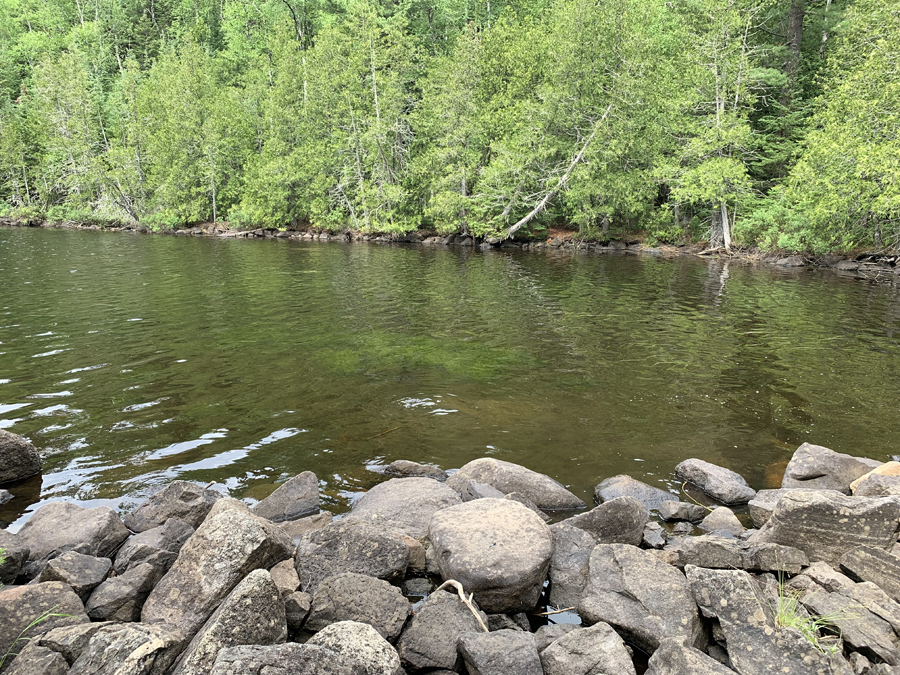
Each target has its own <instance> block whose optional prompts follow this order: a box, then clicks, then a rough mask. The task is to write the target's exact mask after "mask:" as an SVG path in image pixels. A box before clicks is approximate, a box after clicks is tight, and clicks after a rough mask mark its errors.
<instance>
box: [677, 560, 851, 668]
mask: <svg viewBox="0 0 900 675" xmlns="http://www.w3.org/2000/svg"><path fill="white" fill-rule="evenodd" d="M685 572H686V575H687V578H688V581H689V582H690V585H691V592H692V593H693V595H694V598H695V600H696V601H697V604H698V605H699V606H700V610H701V611H702V612H703V614H704V616H707V617H710V618H713V617H714V618H716V619H718V621H719V626H720V628H721V630H722V632H723V634H724V638H725V639H726V640H727V643H728V656H729V658H730V660H731V663H732V665H733V668H734V669H735V670H736V671H737V672H739V673H741V675H757V674H759V675H763V674H769V673H771V674H774V673H790V674H791V675H832V674H833V675H838V674H840V675H849V672H848V668H847V664H846V662H845V661H843V660H842V659H841V658H840V656H837V657H833V658H832V657H829V656H826V655H825V654H823V653H821V652H819V651H818V650H817V649H816V648H815V647H814V646H813V645H812V644H811V643H809V642H808V641H806V639H805V638H803V637H802V636H801V635H800V634H799V633H798V632H796V631H794V630H792V629H787V628H783V629H781V630H778V629H776V626H775V618H774V614H773V612H772V608H771V606H770V605H769V603H768V602H767V601H766V599H765V597H764V596H763V593H762V591H761V590H760V588H759V586H758V584H757V583H756V581H754V580H753V578H752V577H751V576H750V575H749V574H748V573H747V572H744V571H743V570H708V569H703V568H700V567H694V566H693V565H689V566H688V567H687V568H686V569H685Z"/></svg>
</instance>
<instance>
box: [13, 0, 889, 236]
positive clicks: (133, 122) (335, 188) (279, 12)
mask: <svg viewBox="0 0 900 675" xmlns="http://www.w3.org/2000/svg"><path fill="white" fill-rule="evenodd" d="M898 130H900V0H668V1H665V0H615V1H613V0H431V1H428V0H0V215H8V216H13V217H38V218H45V219H50V220H76V221H81V222H100V223H119V222H140V223H142V224H146V225H149V226H150V227H154V228H168V227H175V226H180V225H185V224H194V223H201V222H208V221H227V222H228V223H229V224H230V225H231V226H239V227H278V228H284V227H318V228H323V229H330V230H338V229H345V228H353V229H360V230H367V231H378V232H400V231H408V230H414V229H425V230H432V231H437V232H441V233H445V232H446V233H450V232H463V233H468V234H472V235H478V236H502V237H507V236H521V235H523V234H527V235H540V234H541V233H542V232H544V231H546V230H547V229H548V228H551V227H555V226H564V227H571V228H573V229H574V228H577V230H578V234H579V236H581V237H584V238H598V239H604V238H609V237H612V236H620V235H621V234H622V233H642V234H643V235H644V236H645V237H647V238H648V239H649V240H650V241H658V242H670V243H685V242H708V245H709V246H710V247H720V246H721V247H726V248H729V249H730V248H732V247H735V246H742V247H761V248H780V249H787V250H796V251H809V252H813V253H824V252H828V251H844V250H850V249H853V248H855V247H862V246H865V247H875V248H881V249H895V248H897V247H898V246H900V180H898V176H900V141H898Z"/></svg>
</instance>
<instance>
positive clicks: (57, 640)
mask: <svg viewBox="0 0 900 675" xmlns="http://www.w3.org/2000/svg"><path fill="white" fill-rule="evenodd" d="M108 625H109V624H108V623H80V624H76V625H74V626H63V627H61V628H54V629H53V630H51V631H48V632H46V633H44V634H43V635H41V636H40V637H39V638H36V640H35V641H36V642H37V643H38V644H40V645H41V646H42V647H47V648H49V649H52V650H53V651H55V652H59V653H60V654H62V655H63V658H65V660H66V662H67V663H68V664H69V665H71V664H73V663H75V661H76V660H77V659H78V657H79V656H81V653H82V652H83V651H84V649H85V647H87V646H88V643H89V642H90V641H91V638H92V637H94V635H95V634H96V633H97V631H98V630H100V629H101V628H103V627H104V626H108ZM33 642H34V641H33Z"/></svg>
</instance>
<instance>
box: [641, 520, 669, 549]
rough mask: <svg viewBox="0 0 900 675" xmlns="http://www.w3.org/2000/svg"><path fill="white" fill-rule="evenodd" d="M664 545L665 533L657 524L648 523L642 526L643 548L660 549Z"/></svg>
mask: <svg viewBox="0 0 900 675" xmlns="http://www.w3.org/2000/svg"><path fill="white" fill-rule="evenodd" d="M665 545H666V531H665V530H664V529H663V527H662V525H660V524H659V523H654V522H650V523H647V524H646V525H644V537H643V540H642V541H641V546H642V547H643V548H662V547H663V546H665Z"/></svg>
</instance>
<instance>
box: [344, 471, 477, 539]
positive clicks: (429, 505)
mask: <svg viewBox="0 0 900 675" xmlns="http://www.w3.org/2000/svg"><path fill="white" fill-rule="evenodd" d="M461 503H462V500H461V499H460V497H459V495H458V494H457V493H456V491H454V490H453V489H452V488H450V487H447V485H445V484H444V483H441V482H438V481H436V480H434V479H433V478H392V479H390V480H389V481H386V482H384V483H381V484H379V485H376V486H375V487H373V488H372V489H371V490H369V491H368V492H367V493H365V494H364V495H363V496H362V497H361V498H360V499H359V500H358V501H357V502H356V503H355V504H354V505H353V510H352V512H351V517H353V518H358V519H359V520H365V521H368V522H370V523H374V524H376V525H381V526H383V527H386V528H387V529H389V530H394V531H396V532H402V533H404V534H407V535H409V536H411V537H414V538H416V539H423V538H424V537H425V536H426V535H427V534H428V523H429V522H431V517H432V516H433V515H434V514H435V513H437V512H438V511H440V510H441V509H445V508H447V507H448V506H456V505H457V504H461Z"/></svg>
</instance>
